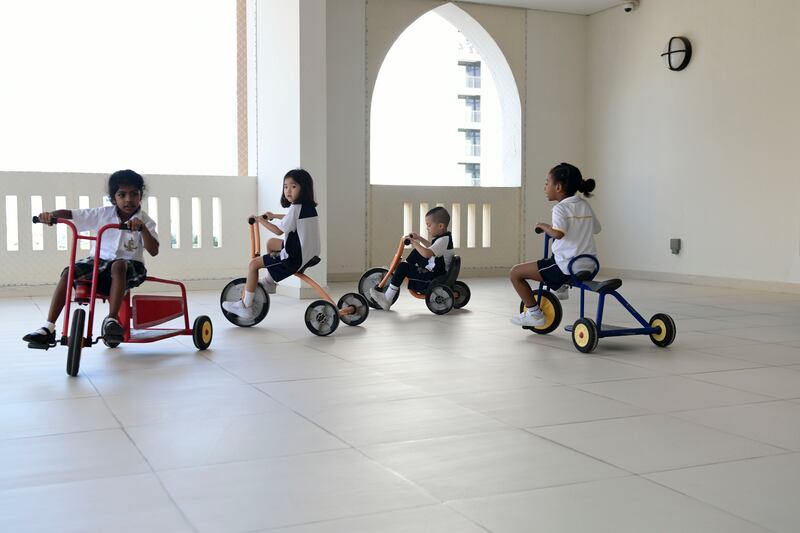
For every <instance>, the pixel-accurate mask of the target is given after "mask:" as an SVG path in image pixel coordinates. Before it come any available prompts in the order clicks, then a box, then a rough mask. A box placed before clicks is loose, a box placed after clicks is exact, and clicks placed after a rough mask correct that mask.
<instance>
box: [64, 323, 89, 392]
mask: <svg viewBox="0 0 800 533" xmlns="http://www.w3.org/2000/svg"><path fill="white" fill-rule="evenodd" d="M85 323H86V311H85V310H83V309H76V310H75V312H74V313H72V325H71V326H70V329H69V338H68V339H67V374H68V375H70V376H72V377H75V376H77V375H78V371H79V370H80V368H81V349H82V348H83V326H84V324H85Z"/></svg>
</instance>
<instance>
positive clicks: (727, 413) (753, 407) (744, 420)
mask: <svg viewBox="0 0 800 533" xmlns="http://www.w3.org/2000/svg"><path fill="white" fill-rule="evenodd" d="M672 415H673V416H676V417H678V418H682V419H683V420H688V421H690V422H694V423H696V424H701V425H703V426H708V427H712V428H716V429H719V430H721V431H725V432H727V433H733V434H734V435H741V436H742V437H747V438H748V439H751V440H755V441H758V442H764V443H766V444H771V445H772V446H778V447H780V448H784V449H787V450H794V451H800V404H798V403H793V402H766V403H754V404H749V405H735V406H731V407H718V408H716V409H700V410H697V411H686V412H682V413H672Z"/></svg>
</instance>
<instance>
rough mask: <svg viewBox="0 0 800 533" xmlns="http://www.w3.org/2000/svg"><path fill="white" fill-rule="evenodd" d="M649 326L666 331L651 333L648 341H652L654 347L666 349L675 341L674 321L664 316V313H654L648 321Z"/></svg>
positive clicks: (675, 329) (676, 331)
mask: <svg viewBox="0 0 800 533" xmlns="http://www.w3.org/2000/svg"><path fill="white" fill-rule="evenodd" d="M650 326H651V327H663V328H664V329H665V330H666V331H661V333H659V334H655V333H651V334H650V340H651V341H653V344H655V345H656V346H660V347H661V348H666V347H667V346H669V345H670V344H672V342H673V341H674V340H675V335H676V334H677V333H678V330H677V328H676V327H675V321H674V320H672V317H671V316H669V315H666V314H664V313H656V314H655V315H653V317H652V318H651V319H650Z"/></svg>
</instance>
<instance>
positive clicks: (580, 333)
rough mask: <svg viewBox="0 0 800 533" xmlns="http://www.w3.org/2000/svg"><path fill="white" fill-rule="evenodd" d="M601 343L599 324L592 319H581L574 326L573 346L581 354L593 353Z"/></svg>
mask: <svg viewBox="0 0 800 533" xmlns="http://www.w3.org/2000/svg"><path fill="white" fill-rule="evenodd" d="M598 342H600V332H599V331H597V324H595V322H594V320H592V319H591V318H579V319H578V320H576V321H575V324H573V326H572V345H573V346H575V349H576V350H578V351H579V352H581V353H592V352H593V351H594V350H595V348H597V343H598Z"/></svg>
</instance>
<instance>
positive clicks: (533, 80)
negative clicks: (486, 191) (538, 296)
mask: <svg viewBox="0 0 800 533" xmlns="http://www.w3.org/2000/svg"><path fill="white" fill-rule="evenodd" d="M527 20H528V25H527V30H528V32H527V35H528V39H527V54H528V55H527V59H528V62H527V95H528V96H527V103H528V105H527V113H526V119H527V120H526V122H527V123H526V129H525V131H526V139H525V147H526V156H527V157H526V160H525V168H526V175H525V179H524V184H525V185H524V187H525V204H524V206H525V211H524V228H525V232H524V235H525V240H524V252H523V258H524V259H525V260H528V261H529V260H532V259H536V258H539V257H541V256H542V238H541V236H539V235H536V234H535V233H534V232H533V231H532V230H533V227H534V226H535V225H536V223H537V222H549V221H550V219H551V217H552V215H551V209H552V204H551V203H549V202H548V201H547V199H546V198H545V197H544V191H543V189H544V180H545V178H546V176H547V171H548V170H550V169H551V168H553V167H554V166H555V165H557V164H558V163H560V162H561V161H567V162H569V163H572V164H574V165H577V166H578V167H579V168H581V169H582V170H589V171H591V169H590V168H588V167H586V166H585V165H584V162H585V142H584V139H585V130H586V122H585V115H586V111H585V94H586V67H587V65H586V28H587V17H584V16H577V15H564V14H559V13H547V12H544V11H528V13H527Z"/></svg>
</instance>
